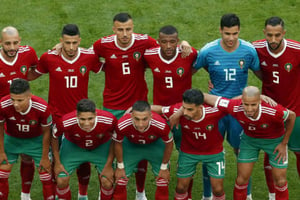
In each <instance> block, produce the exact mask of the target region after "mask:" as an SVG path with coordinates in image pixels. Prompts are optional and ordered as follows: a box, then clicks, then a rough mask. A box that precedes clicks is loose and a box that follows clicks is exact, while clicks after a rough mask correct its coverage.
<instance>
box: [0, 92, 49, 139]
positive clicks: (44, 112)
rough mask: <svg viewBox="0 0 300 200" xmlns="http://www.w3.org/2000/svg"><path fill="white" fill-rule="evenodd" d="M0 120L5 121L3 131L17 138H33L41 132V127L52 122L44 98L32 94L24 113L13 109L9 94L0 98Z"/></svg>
mask: <svg viewBox="0 0 300 200" xmlns="http://www.w3.org/2000/svg"><path fill="white" fill-rule="evenodd" d="M0 106H1V107H0V122H5V123H6V124H5V133H6V134H8V135H11V136H13V137H17V138H33V137H37V136H40V135H42V134H43V132H42V127H43V126H50V125H51V124H52V117H51V114H50V110H49V108H48V105H47V103H46V101H45V100H43V99H42V98H40V97H37V96H34V95H32V97H31V100H30V104H29V108H28V110H27V111H26V112H24V113H19V112H17V111H16V110H15V108H14V106H13V102H12V100H11V99H10V95H7V96H5V97H3V98H2V99H1V103H0Z"/></svg>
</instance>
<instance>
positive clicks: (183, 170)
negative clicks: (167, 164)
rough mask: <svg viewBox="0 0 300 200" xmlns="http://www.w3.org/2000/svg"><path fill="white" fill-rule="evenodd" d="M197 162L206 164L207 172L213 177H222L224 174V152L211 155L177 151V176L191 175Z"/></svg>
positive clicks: (186, 176)
mask: <svg viewBox="0 0 300 200" xmlns="http://www.w3.org/2000/svg"><path fill="white" fill-rule="evenodd" d="M199 162H202V164H206V166H207V170H208V174H209V175H210V176H211V177H213V178H224V176H225V153H224V152H221V153H218V154H213V155H195V154H188V153H184V152H182V151H179V157H178V168H177V177H178V178H188V177H192V176H193V175H194V174H195V173H196V167H197V164H198V163H199Z"/></svg>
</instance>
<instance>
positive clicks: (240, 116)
mask: <svg viewBox="0 0 300 200" xmlns="http://www.w3.org/2000/svg"><path fill="white" fill-rule="evenodd" d="M216 105H217V107H218V108H219V109H220V110H223V111H226V112H228V113H229V114H231V115H232V116H233V117H235V118H236V119H237V120H238V122H239V123H240V125H241V126H242V127H243V129H244V133H245V134H246V135H248V136H250V137H254V138H264V139H273V138H279V137H281V136H282V135H283V134H284V133H285V132H284V122H285V120H286V119H287V117H288V115H289V111H288V110H287V109H286V108H284V107H282V106H281V105H279V104H278V105H277V106H276V107H272V106H270V105H269V104H267V103H265V102H264V101H262V102H261V104H260V105H259V110H258V112H259V113H258V116H257V118H256V119H254V118H250V117H248V116H246V114H245V109H244V107H243V105H242V100H241V99H234V100H229V99H225V98H219V99H218V101H217V102H216Z"/></svg>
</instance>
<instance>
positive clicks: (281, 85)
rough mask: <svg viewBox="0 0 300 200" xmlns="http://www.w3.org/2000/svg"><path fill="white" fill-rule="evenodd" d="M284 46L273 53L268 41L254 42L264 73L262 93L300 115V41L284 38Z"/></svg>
mask: <svg viewBox="0 0 300 200" xmlns="http://www.w3.org/2000/svg"><path fill="white" fill-rule="evenodd" d="M282 42H283V44H284V48H283V50H282V51H281V52H280V53H278V54H273V53H272V52H271V51H270V50H269V47H268V43H267V41H266V40H265V39H264V40H259V41H256V42H254V43H253V45H254V46H255V48H256V51H257V54H258V57H259V60H260V68H261V71H262V73H263V80H262V93H263V94H265V95H267V96H269V97H271V98H272V99H274V100H275V101H277V102H278V103H280V104H281V105H283V106H284V107H287V108H288V109H290V110H293V111H294V112H296V115H297V116H300V95H299V91H300V78H299V77H300V56H299V55H300V43H299V42H297V41H293V40H287V39H284V40H283V41H282Z"/></svg>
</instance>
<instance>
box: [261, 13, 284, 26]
mask: <svg viewBox="0 0 300 200" xmlns="http://www.w3.org/2000/svg"><path fill="white" fill-rule="evenodd" d="M267 25H271V26H277V25H280V26H282V28H284V21H283V20H282V19H281V18H280V17H277V16H273V17H270V18H268V19H266V21H265V27H266V26H267Z"/></svg>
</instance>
